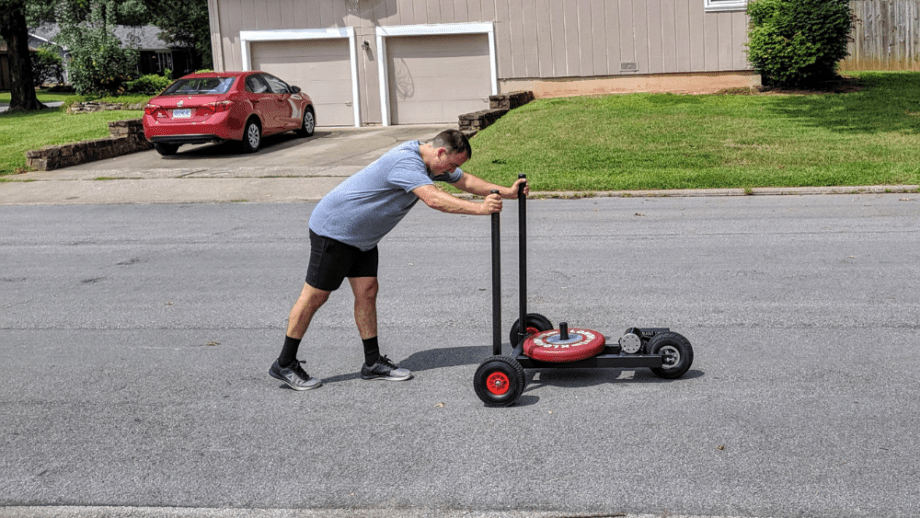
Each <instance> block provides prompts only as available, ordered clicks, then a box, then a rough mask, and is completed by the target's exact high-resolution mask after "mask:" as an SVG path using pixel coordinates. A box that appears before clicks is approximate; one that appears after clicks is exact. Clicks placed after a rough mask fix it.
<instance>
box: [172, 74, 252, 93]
mask: <svg viewBox="0 0 920 518" xmlns="http://www.w3.org/2000/svg"><path fill="white" fill-rule="evenodd" d="M234 80H236V78H235V77H192V78H189V79H179V80H178V81H176V82H175V83H173V84H171V85H169V88H167V89H166V90H164V91H163V93H162V94H160V95H204V94H211V95H214V94H225V93H227V92H228V91H229V90H230V86H231V85H233V81H234Z"/></svg>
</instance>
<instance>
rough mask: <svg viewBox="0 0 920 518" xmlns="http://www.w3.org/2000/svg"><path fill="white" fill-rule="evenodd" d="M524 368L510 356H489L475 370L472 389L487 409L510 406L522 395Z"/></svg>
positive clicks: (524, 381) (524, 382)
mask: <svg viewBox="0 0 920 518" xmlns="http://www.w3.org/2000/svg"><path fill="white" fill-rule="evenodd" d="M525 384H526V379H525V377H524V367H521V364H520V363H518V361H517V360H515V359H514V358H511V357H510V356H490V357H488V358H486V360H485V361H484V362H482V363H481V364H480V365H479V368H478V369H476V375H475V376H473V388H474V389H475V390H476V395H477V396H479V399H481V400H482V402H483V403H485V404H486V406H488V407H505V406H511V405H512V404H514V402H515V401H517V399H518V398H519V397H521V394H523V393H524V385H525Z"/></svg>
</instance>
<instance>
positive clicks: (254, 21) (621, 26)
mask: <svg viewBox="0 0 920 518" xmlns="http://www.w3.org/2000/svg"><path fill="white" fill-rule="evenodd" d="M352 1H353V0H209V1H208V5H209V8H210V13H211V30H212V42H213V43H214V51H213V52H214V67H215V69H216V70H239V69H241V68H242V67H243V65H244V63H243V56H242V53H241V46H240V45H241V40H240V31H265V30H280V29H288V30H290V29H330V28H345V27H352V28H353V29H354V31H355V38H356V41H357V43H358V45H359V47H358V51H357V54H358V56H357V58H358V63H357V69H358V71H357V76H358V77H357V82H358V84H359V85H360V86H359V98H360V105H361V111H362V113H363V114H364V117H363V122H375V119H378V120H379V118H380V115H379V114H380V113H381V106H380V101H379V100H377V99H376V98H377V97H379V96H378V95H377V93H376V91H375V89H376V88H378V87H379V73H378V70H377V67H378V64H377V62H376V60H377V49H376V40H375V30H376V28H377V27H387V26H406V25H430V24H454V23H482V22H486V23H491V24H492V26H493V29H494V38H495V59H496V69H497V76H498V81H499V83H500V90H504V91H507V90H508V89H515V88H518V87H520V86H521V85H522V84H523V85H526V84H528V83H527V82H528V81H537V82H541V81H543V82H545V81H550V82H552V81H571V80H574V79H599V78H622V77H629V76H633V77H637V76H645V75H658V74H694V73H724V72H729V73H731V72H746V73H747V74H748V75H750V70H751V69H750V65H749V64H748V62H747V56H746V52H745V46H744V44H745V43H746V42H747V25H748V17H747V13H746V12H745V11H728V12H705V10H704V0H566V1H564V2H558V1H556V0H357V8H356V9H355V8H353V7H352V5H353V4H352V3H351V2H352ZM364 41H367V42H369V44H370V47H371V48H370V49H369V50H368V51H366V52H365V51H363V50H362V49H361V48H360V44H361V43H362V42H364ZM624 64H625V65H624Z"/></svg>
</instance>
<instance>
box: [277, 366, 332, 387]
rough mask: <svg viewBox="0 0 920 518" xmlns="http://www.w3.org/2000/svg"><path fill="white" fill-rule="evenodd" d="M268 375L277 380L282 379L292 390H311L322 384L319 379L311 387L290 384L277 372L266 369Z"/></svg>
mask: <svg viewBox="0 0 920 518" xmlns="http://www.w3.org/2000/svg"><path fill="white" fill-rule="evenodd" d="M268 375H269V376H271V377H273V378H275V379H277V380H281V381H283V382H284V383H285V384H286V385H287V386H289V387H291V388H292V389H294V390H313V389H316V388H320V387H322V386H323V382H322V381H321V382H319V383H317V384H316V385H313V386H312V387H299V386H297V385H294V384H292V383H291V382H290V381H288V380H286V379H284V378H283V377H281V376H278V375H277V374H275V373H274V372H272V371H268Z"/></svg>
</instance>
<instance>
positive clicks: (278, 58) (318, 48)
mask: <svg viewBox="0 0 920 518" xmlns="http://www.w3.org/2000/svg"><path fill="white" fill-rule="evenodd" d="M250 52H251V54H252V69H253V70H261V71H263V72H268V73H269V74H273V75H276V76H278V77H279V78H281V79H282V80H284V81H285V82H286V83H288V84H291V85H297V86H299V87H300V88H301V89H302V90H303V91H304V92H306V93H307V95H309V96H310V98H311V99H313V104H314V105H315V106H316V123H317V125H318V126H354V124H355V116H354V108H353V106H352V88H351V64H350V61H349V59H348V39H346V38H332V39H316V40H291V41H254V42H252V43H251V44H250Z"/></svg>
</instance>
